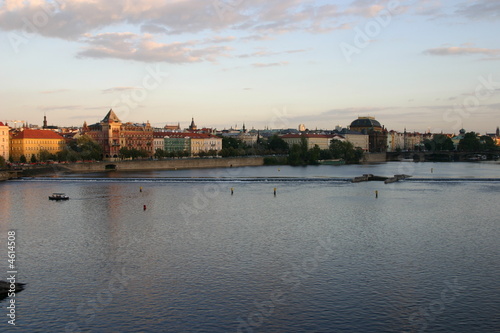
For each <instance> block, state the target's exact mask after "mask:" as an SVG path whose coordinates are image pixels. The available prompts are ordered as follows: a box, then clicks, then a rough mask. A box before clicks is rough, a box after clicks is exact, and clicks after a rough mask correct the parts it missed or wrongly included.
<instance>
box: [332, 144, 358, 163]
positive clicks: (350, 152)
mask: <svg viewBox="0 0 500 333" xmlns="http://www.w3.org/2000/svg"><path fill="white" fill-rule="evenodd" d="M330 150H331V151H332V155H333V158H341V159H343V160H344V161H345V162H346V163H348V164H352V163H359V161H360V160H361V158H362V157H363V150H362V149H361V148H359V147H358V148H354V145H353V144H352V143H350V142H348V141H341V140H332V142H331V143H330Z"/></svg>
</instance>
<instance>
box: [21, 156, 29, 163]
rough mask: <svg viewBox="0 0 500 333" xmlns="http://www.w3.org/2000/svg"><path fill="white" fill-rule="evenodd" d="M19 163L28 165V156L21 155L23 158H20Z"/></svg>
mask: <svg viewBox="0 0 500 333" xmlns="http://www.w3.org/2000/svg"><path fill="white" fill-rule="evenodd" d="M19 162H21V163H26V162H28V160H27V159H26V156H24V154H23V155H21V157H19Z"/></svg>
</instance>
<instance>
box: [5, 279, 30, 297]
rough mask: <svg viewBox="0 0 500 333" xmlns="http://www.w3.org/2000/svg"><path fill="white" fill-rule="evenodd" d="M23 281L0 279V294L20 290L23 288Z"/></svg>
mask: <svg viewBox="0 0 500 333" xmlns="http://www.w3.org/2000/svg"><path fill="white" fill-rule="evenodd" d="M25 285H26V284H25V283H19V282H14V283H10V282H8V281H4V280H0V294H5V293H8V292H10V291H21V290H24V286H25Z"/></svg>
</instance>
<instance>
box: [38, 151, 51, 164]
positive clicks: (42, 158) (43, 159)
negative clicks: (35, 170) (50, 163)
mask: <svg viewBox="0 0 500 333" xmlns="http://www.w3.org/2000/svg"><path fill="white" fill-rule="evenodd" d="M50 155H51V154H50V152H49V151H48V150H40V161H41V162H47V160H50Z"/></svg>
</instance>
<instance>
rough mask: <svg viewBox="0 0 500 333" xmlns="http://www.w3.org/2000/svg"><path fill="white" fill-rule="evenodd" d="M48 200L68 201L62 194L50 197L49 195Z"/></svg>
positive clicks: (53, 194)
mask: <svg viewBox="0 0 500 333" xmlns="http://www.w3.org/2000/svg"><path fill="white" fill-rule="evenodd" d="M49 200H56V201H59V200H69V197H68V196H67V195H66V194H64V193H52V195H49Z"/></svg>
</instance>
